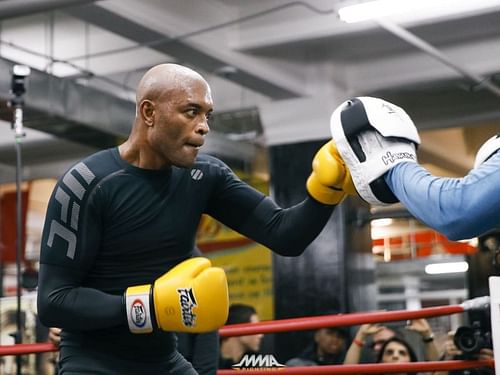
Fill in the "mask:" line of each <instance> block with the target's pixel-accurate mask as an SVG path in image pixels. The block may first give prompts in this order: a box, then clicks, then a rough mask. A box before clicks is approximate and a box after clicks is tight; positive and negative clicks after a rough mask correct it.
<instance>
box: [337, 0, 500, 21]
mask: <svg viewBox="0 0 500 375" xmlns="http://www.w3.org/2000/svg"><path fill="white" fill-rule="evenodd" d="M498 6H499V2H498V0H474V1H471V0H440V1H437V0H416V1H412V0H375V1H367V2H363V3H359V4H354V5H348V6H346V7H343V8H340V9H339V10H338V14H339V17H340V19H341V20H342V21H344V22H347V23H353V22H361V21H367V20H372V19H377V18H383V17H387V16H392V15H397V14H400V13H414V12H419V11H427V12H428V13H429V14H428V16H429V17H439V16H442V15H445V14H448V15H451V14H457V13H464V12H473V11H478V10H480V9H487V8H490V7H498Z"/></svg>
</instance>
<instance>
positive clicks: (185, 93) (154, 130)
mask: <svg viewBox="0 0 500 375" xmlns="http://www.w3.org/2000/svg"><path fill="white" fill-rule="evenodd" d="M154 105H155V114H154V124H153V126H152V127H150V128H149V129H148V131H149V133H148V142H149V145H150V146H151V148H152V150H153V151H154V152H155V153H156V154H157V156H158V157H159V158H160V159H161V160H163V161H164V163H165V165H175V166H177V167H184V168H188V167H191V166H192V165H193V164H194V162H195V159H196V156H197V155H198V151H199V149H200V148H201V146H202V145H203V143H204V141H205V140H204V138H205V135H206V134H207V133H208V131H209V127H208V118H209V117H210V115H211V113H212V110H213V101H212V96H211V92H210V88H209V87H208V85H207V84H206V82H205V81H202V80H194V79H191V80H189V81H188V82H186V83H185V84H183V85H182V87H181V88H179V89H175V90H170V91H169V92H168V93H165V94H163V95H162V96H161V97H160V98H159V99H157V100H155V101H154Z"/></svg>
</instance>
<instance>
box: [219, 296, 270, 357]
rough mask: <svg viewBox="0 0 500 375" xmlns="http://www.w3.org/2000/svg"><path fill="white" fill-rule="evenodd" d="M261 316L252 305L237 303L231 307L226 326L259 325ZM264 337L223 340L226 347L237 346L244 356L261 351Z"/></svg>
mask: <svg viewBox="0 0 500 375" xmlns="http://www.w3.org/2000/svg"><path fill="white" fill-rule="evenodd" d="M259 321H260V320H259V316H258V315H257V311H256V310H255V309H254V308H253V307H252V306H250V305H246V304H242V303H237V304H232V305H231V306H229V314H228V318H227V321H226V324H228V325H229V324H240V323H258V322H259ZM263 337H264V335H262V334H256V335H246V336H235V337H229V338H226V339H223V340H222V343H223V344H224V343H226V345H233V346H237V347H238V348H235V349H238V350H237V352H239V353H241V354H244V353H245V352H257V351H259V349H260V344H261V341H262V338H263Z"/></svg>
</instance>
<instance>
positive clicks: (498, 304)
mask: <svg viewBox="0 0 500 375" xmlns="http://www.w3.org/2000/svg"><path fill="white" fill-rule="evenodd" d="M488 281H489V284H490V311H491V336H492V338H493V357H494V358H500V277H498V276H490V277H489V280H488ZM495 374H500V360H497V361H495Z"/></svg>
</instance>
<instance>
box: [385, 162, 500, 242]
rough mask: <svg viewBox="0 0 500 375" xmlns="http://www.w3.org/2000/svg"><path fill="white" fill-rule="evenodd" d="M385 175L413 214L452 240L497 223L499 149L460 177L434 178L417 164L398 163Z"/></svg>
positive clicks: (499, 214)
mask: <svg viewBox="0 0 500 375" xmlns="http://www.w3.org/2000/svg"><path fill="white" fill-rule="evenodd" d="M384 177H385V181H386V182H387V184H388V185H389V188H390V189H391V190H392V192H393V193H394V195H396V197H398V199H399V200H400V201H401V203H402V204H403V205H404V206H405V207H406V208H407V209H408V211H410V212H411V213H412V215H414V216H415V217H416V218H417V219H419V220H420V221H422V222H423V223H425V224H426V225H428V226H429V227H431V228H433V229H435V230H437V231H439V232H441V233H443V234H444V235H446V236H447V237H448V238H449V239H451V240H459V239H466V238H471V237H475V236H478V235H480V234H482V233H484V232H486V231H488V230H490V229H493V228H495V227H497V226H500V152H497V153H496V154H494V155H493V156H492V157H491V158H490V159H489V160H487V161H486V162H484V163H483V164H481V165H480V166H479V167H477V168H475V169H473V170H471V171H470V172H469V173H468V174H467V175H466V176H465V177H463V178H446V177H436V176H433V175H431V174H430V173H429V172H428V171H427V170H426V169H424V168H423V167H422V166H420V165H418V164H416V163H400V164H398V165H396V166H395V167H394V168H392V169H391V170H390V171H389V172H388V173H386V175H385V176H384Z"/></svg>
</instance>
